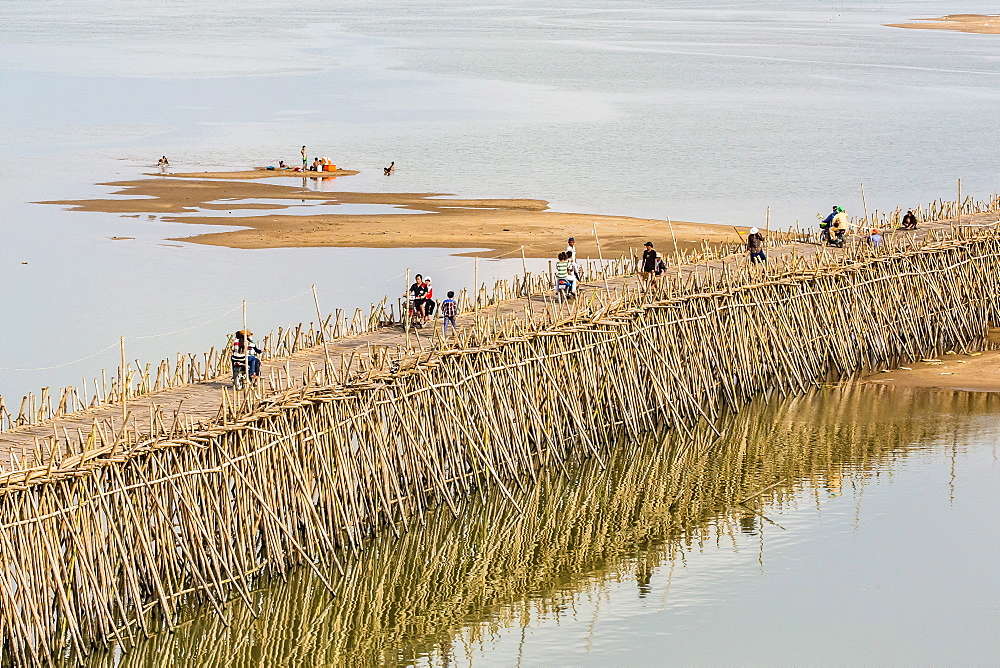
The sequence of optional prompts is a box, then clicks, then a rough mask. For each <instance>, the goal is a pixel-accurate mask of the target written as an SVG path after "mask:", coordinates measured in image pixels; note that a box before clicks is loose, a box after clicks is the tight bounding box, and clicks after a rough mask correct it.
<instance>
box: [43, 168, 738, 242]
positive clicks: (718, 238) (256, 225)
mask: <svg viewBox="0 0 1000 668" xmlns="http://www.w3.org/2000/svg"><path fill="white" fill-rule="evenodd" d="M101 185H106V186H111V187H114V188H116V190H115V192H114V196H115V197H117V198H119V199H110V198H108V199H89V200H64V201H50V202H42V203H44V204H57V205H60V206H66V207H70V208H71V209H72V210H79V211H98V212H105V213H117V214H121V215H122V216H123V217H124V216H128V215H134V214H143V213H145V214H158V215H160V216H161V217H162V219H163V220H165V221H168V222H181V223H190V224H197V225H218V226H227V227H230V228H231V227H234V226H236V227H240V228H243V229H236V230H232V229H229V230H226V231H222V232H217V233H208V234H198V235H196V236H190V237H183V238H179V239H171V241H186V242H190V243H198V244H208V245H214V246H226V247H229V248H244V249H261V248H295V247H298V248H302V247H326V246H335V247H353V248H414V247H418V248H420V247H422V248H481V249H486V250H483V251H477V252H472V253H466V254H467V255H478V256H481V257H498V256H511V257H514V256H517V255H520V252H521V247H522V246H523V247H524V254H525V256H526V257H533V258H551V257H553V255H554V254H556V253H558V252H559V251H561V250H563V249H564V248H565V247H566V239H567V238H568V237H570V236H573V237H575V238H576V239H577V247H578V249H579V250H578V255H579V257H580V258H588V257H589V258H592V259H596V258H597V257H598V255H599V253H598V248H597V243H596V239H595V237H594V227H595V225H596V226H597V231H598V234H599V235H600V243H601V253H602V254H603V256H604V257H605V258H612V257H618V256H619V255H621V254H622V253H628V252H629V250H630V249H635V250H636V251H641V247H642V244H643V243H644V242H645V241H647V240H648V241H652V242H653V243H654V244H655V245H656V248H657V249H658V250H660V251H661V252H666V253H669V252H672V251H673V245H672V243H671V240H672V235H671V225H672V227H673V237H675V238H676V239H677V245H678V247H680V248H689V249H690V248H698V247H700V246H701V244H702V243H708V244H713V245H714V244H720V243H736V242H739V240H740V239H739V236H738V235H737V233H736V231H735V230H734V229H733V228H732V227H726V226H722V225H714V224H710V223H690V222H679V221H673V222H672V223H669V224H668V223H667V222H666V221H662V220H655V219H647V218H631V217H627V216H602V215H594V214H584V213H559V212H553V211H549V210H548V202H546V201H545V200H540V199H461V198H455V197H453V196H451V195H448V194H446V193H360V192H324V191H316V190H310V189H308V188H302V187H299V186H285V185H277V184H270V183H255V182H252V181H250V180H240V181H230V180H221V179H191V178H186V179H164V178H150V179H139V180H133V181H120V182H114V183H105V184H101ZM248 200H249V201H248ZM252 200H269V203H261V202H255V201H252ZM280 200H288V201H289V204H288V206H293V205H300V204H301V203H302V202H303V201H316V203H318V204H327V205H336V204H378V205H388V206H393V207H398V208H400V209H406V210H408V211H411V212H412V211H416V212H421V213H420V214H414V213H399V214H392V213H385V214H372V215H349V214H348V215H339V214H333V213H324V214H316V215H311V214H308V213H305V214H301V213H296V214H292V213H289V214H288V215H285V214H282V213H277V214H276V213H274V211H275V210H276V209H279V210H280V209H282V208H287V207H283V205H282V204H281V203H280ZM255 209H257V210H259V209H268V210H269V213H268V214H266V215H253V212H254V210H255ZM199 210H202V211H204V210H219V211H227V212H231V213H232V214H233V215H230V216H221V217H220V216H205V215H190V214H197V213H198V211H199ZM298 210H299V211H301V207H299V209H298ZM171 214H177V215H171ZM184 214H188V215H184ZM125 231H127V230H123V233H124V232H125Z"/></svg>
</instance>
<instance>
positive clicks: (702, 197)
mask: <svg viewBox="0 0 1000 668" xmlns="http://www.w3.org/2000/svg"><path fill="white" fill-rule="evenodd" d="M995 9H996V6H995V2H991V1H986V0H970V1H969V2H966V3H964V4H963V5H962V7H961V11H965V12H990V11H995ZM950 11H955V7H954V6H953V3H948V2H940V1H937V0H930V1H917V0H902V1H893V2H882V3H875V4H873V3H870V2H861V1H860V0H849V1H846V2H829V1H818V0H811V1H807V2H801V1H797V2H793V1H792V0H768V1H766V2H725V3H722V2H719V3H704V2H695V1H694V0H668V1H664V0H628V1H626V2H622V1H621V0H547V1H546V2H534V3H527V2H512V3H500V4H496V3H494V4H488V3H474V2H473V3H469V2H465V1H462V2H459V1H458V0H382V1H380V2H368V1H364V2H362V1H361V0H342V1H339V2H337V3H330V2H326V1H325V0H300V1H299V2H296V3H295V4H294V6H288V5H287V4H282V3H276V2H272V1H271V0H246V1H245V2H241V3H239V4H238V5H234V4H233V3H230V2H221V1H219V0H197V1H195V0H134V1H132V2H128V3H120V2H113V1H111V0H90V1H88V2H87V3H86V5H81V4H80V3H79V2H75V1H74V0H44V1H39V0H4V1H3V3H2V4H0V108H2V109H3V113H2V114H0V285H3V287H4V312H3V317H2V318H0V340H2V341H3V345H2V346H0V393H2V394H3V395H5V396H6V397H7V398H8V403H11V402H13V403H16V401H17V397H19V396H20V395H21V394H23V393H24V392H27V391H29V390H33V389H35V390H36V389H37V388H38V387H40V386H42V385H47V386H61V385H67V384H77V385H78V384H79V383H80V379H81V377H82V376H86V377H88V378H93V377H94V376H95V375H98V374H99V370H100V369H101V368H111V369H113V368H114V367H116V366H117V361H116V360H117V355H118V353H117V350H116V344H117V342H118V338H119V337H120V336H125V337H127V355H128V357H129V359H138V360H143V361H149V360H152V361H156V360H159V359H160V358H162V357H167V356H173V355H174V353H176V352H178V351H185V352H188V351H199V350H207V349H208V347H209V346H210V345H213V344H214V345H217V344H218V343H219V342H220V340H222V339H223V337H224V334H225V332H228V331H232V330H234V329H236V328H237V326H238V325H239V324H240V322H239V313H238V312H239V305H240V302H241V301H242V300H243V299H247V300H249V302H250V317H251V326H252V327H253V329H255V330H256V331H258V332H260V331H267V330H269V329H272V328H274V327H277V326H281V325H289V324H296V323H298V322H301V321H308V320H310V319H311V318H312V310H313V307H312V303H311V298H310V296H309V294H308V290H309V286H310V285H311V284H316V285H317V287H318V290H319V294H320V298H321V305H322V307H323V309H324V310H326V311H332V310H333V309H335V308H344V309H348V310H353V308H354V307H356V306H362V307H367V306H368V305H369V304H370V303H371V302H374V301H378V300H379V299H381V297H382V296H383V295H386V294H390V295H393V296H395V295H398V294H401V293H402V291H403V288H404V285H403V274H404V272H405V269H406V268H407V267H410V268H411V269H413V271H414V272H417V271H422V272H423V273H432V274H434V277H435V284H436V285H437V286H438V287H439V289H441V288H444V289H453V288H454V289H459V288H461V287H463V286H467V285H469V284H470V283H471V282H472V278H473V275H474V265H473V262H472V261H471V260H468V259H463V258H455V257H453V255H452V254H453V253H454V252H455V251H453V250H447V249H405V248H399V249H386V250H364V249H346V250H345V249H280V250H255V251H242V250H232V249H224V248H208V247H198V246H193V245H190V244H184V243H176V242H167V241H165V239H168V238H171V237H177V236H185V235H187V234H195V233H198V232H199V231H201V229H200V228H196V227H194V226H187V225H183V224H178V223H167V222H165V221H163V220H162V219H161V218H160V217H158V216H147V217H141V218H130V217H123V216H118V215H108V214H90V213H81V212H71V211H64V210H62V209H60V208H59V207H55V206H51V205H41V204H32V202H38V201H45V200H64V199H74V198H84V197H99V196H104V195H106V194H107V193H108V192H109V188H108V187H106V186H97V185H95V184H97V183H104V182H109V181H115V180H122V179H130V178H134V177H137V176H139V175H141V174H142V173H143V172H147V171H152V170H153V166H154V164H155V161H156V159H157V158H158V157H159V156H160V155H162V154H167V155H168V157H169V158H170V160H171V162H172V164H173V165H174V168H175V169H178V170H186V171H187V170H209V169H216V168H227V169H244V168H247V167H249V166H251V165H261V164H276V163H277V161H278V160H279V159H284V160H286V161H291V162H295V160H297V159H298V149H299V147H300V146H301V145H302V144H307V145H308V146H309V147H310V153H314V154H318V155H327V156H330V157H331V158H333V159H334V161H335V162H337V163H338V164H340V165H343V166H348V167H353V168H357V169H360V170H362V173H361V174H360V175H359V176H357V177H351V178H344V179H339V180H338V181H337V183H336V187H338V188H343V189H347V190H374V191H381V190H397V191H406V192H421V191H430V192H442V193H455V194H457V195H459V196H461V197H477V196H485V197H533V198H542V199H547V200H550V201H551V202H552V206H553V208H555V209H557V210H563V211H584V212H593V213H606V214H623V215H634V216H645V217H655V218H660V219H662V218H663V217H665V216H670V217H672V218H673V219H682V220H684V219H686V220H696V221H715V222H721V223H726V224H729V223H739V224H752V223H756V222H760V221H762V220H763V217H764V212H765V209H766V208H767V207H771V210H772V217H771V220H772V224H773V225H775V226H778V225H785V224H792V223H794V221H795V220H800V221H804V222H808V221H811V220H813V219H814V214H815V213H816V212H818V211H826V210H828V209H829V206H830V204H831V203H833V202H836V203H839V204H843V205H845V206H847V208H848V210H849V211H852V212H859V211H861V207H862V202H861V198H860V184H861V183H862V182H863V183H864V184H865V189H866V194H867V197H868V206H869V208H880V209H883V210H884V209H888V208H892V207H895V206H896V205H897V204H902V205H911V204H915V203H918V202H926V201H928V200H930V199H935V198H937V197H944V198H953V195H954V192H955V181H956V179H957V178H962V179H963V185H964V190H965V192H967V193H970V194H972V195H975V196H978V197H985V196H987V195H988V194H989V193H991V192H993V191H994V190H995V189H996V188H997V183H998V180H1000V179H998V176H1000V150H998V148H1000V146H998V144H997V141H998V139H997V137H1000V132H998V130H1000V125H998V124H1000V120H998V119H1000V115H998V114H997V113H996V109H997V106H998V103H1000V86H998V82H1000V60H998V58H1000V57H998V54H1000V50H998V48H997V44H998V41H997V40H998V39H1000V38H997V37H996V36H991V35H964V34H959V33H951V32H937V31H916V30H910V31H905V30H900V29H896V28H887V27H885V26H884V25H883V24H885V23H891V22H899V21H906V20H909V19H912V18H916V17H921V16H937V15H942V14H945V13H948V12H950ZM391 160H395V161H396V164H397V166H398V170H397V172H396V174H395V176H393V177H392V178H390V179H386V178H384V177H382V175H381V167H382V166H384V165H385V164H388V163H389V162H390V161H391ZM212 231H218V228H215V229H213V230H212ZM583 232H585V231H581V237H582V236H583ZM114 236H118V237H135V239H133V240H125V241H112V240H111V237H114ZM581 248H582V251H581V252H582V253H583V254H584V255H587V254H590V255H594V253H593V250H594V249H593V248H592V247H590V246H588V242H587V241H586V239H582V240H581ZM480 265H481V266H480V277H481V279H483V280H491V279H492V278H493V277H497V276H509V275H510V274H511V273H513V272H515V271H518V270H519V269H520V262H519V261H518V260H516V259H515V260H511V259H507V260H500V261H495V262H485V261H484V262H481V263H480ZM102 351H103V352H102ZM81 358H83V359H81Z"/></svg>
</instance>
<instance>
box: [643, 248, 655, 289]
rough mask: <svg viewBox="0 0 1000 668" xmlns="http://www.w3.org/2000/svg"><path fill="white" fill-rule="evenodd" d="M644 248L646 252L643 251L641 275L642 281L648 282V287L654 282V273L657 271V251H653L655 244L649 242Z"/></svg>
mask: <svg viewBox="0 0 1000 668" xmlns="http://www.w3.org/2000/svg"><path fill="white" fill-rule="evenodd" d="M643 246H644V247H645V248H646V250H644V251H642V261H641V264H640V269H639V275H640V276H642V280H643V281H645V282H646V284H647V285H649V283H650V282H651V281H652V280H653V272H654V271H656V251H655V250H654V249H653V242H652V241H647V242H646V243H645V244H643Z"/></svg>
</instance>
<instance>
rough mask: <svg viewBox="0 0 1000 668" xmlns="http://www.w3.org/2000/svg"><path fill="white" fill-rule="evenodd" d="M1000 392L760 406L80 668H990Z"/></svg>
mask: <svg viewBox="0 0 1000 668" xmlns="http://www.w3.org/2000/svg"><path fill="white" fill-rule="evenodd" d="M998 417H1000V397H997V396H994V395H984V394H968V393H958V392H956V393H935V392H908V391H901V390H889V389H888V388H860V389H858V388H855V389H851V388H847V389H846V390H842V389H839V388H835V389H829V390H822V391H818V392H815V393H813V394H812V395H810V396H807V397H802V398H797V399H793V400H790V401H780V400H778V401H772V402H770V403H765V402H759V403H757V404H754V405H751V406H749V407H747V408H746V409H745V410H743V411H742V412H741V413H740V414H739V415H736V416H734V417H731V418H729V419H726V420H723V421H722V422H721V423H719V424H718V428H719V429H720V430H721V432H722V436H721V437H716V436H715V435H714V434H713V432H712V431H711V430H709V429H707V428H703V429H702V430H700V431H699V432H698V434H697V435H696V437H695V438H694V439H681V440H675V439H672V438H669V437H664V438H661V439H650V440H649V441H648V442H644V443H640V444H635V443H631V444H629V443H621V444H618V445H617V446H615V447H614V448H611V449H610V452H609V456H608V466H607V468H604V469H601V468H600V467H598V466H597V465H595V463H593V462H590V463H587V464H584V465H583V466H580V467H576V468H575V469H574V470H573V472H572V474H571V475H570V476H569V477H568V478H567V477H562V476H552V477H549V478H547V479H544V480H542V481H540V482H539V483H538V484H537V485H529V486H527V488H526V489H525V490H524V491H523V492H522V493H521V494H520V495H519V497H518V501H519V503H521V504H522V505H523V506H524V509H525V510H524V512H523V513H519V512H517V510H516V509H514V508H513V506H512V505H511V504H509V503H507V502H505V501H504V500H503V498H502V497H501V496H500V495H499V494H496V495H492V494H487V495H486V496H485V498H478V499H475V500H471V501H469V502H467V503H466V504H465V506H464V507H463V508H462V512H461V515H460V517H458V518H457V519H455V518H453V517H452V516H451V515H450V513H448V512H447V511H440V512H431V513H429V514H428V515H427V516H426V517H425V518H424V519H423V522H424V524H423V526H421V527H420V528H418V529H416V530H414V531H411V532H409V533H405V534H403V535H402V536H401V537H400V538H395V537H393V536H392V535H391V534H390V533H389V532H386V534H385V535H381V536H378V537H376V538H375V539H373V540H372V542H371V544H370V547H369V548H368V549H367V550H366V551H365V552H364V553H363V554H361V555H359V556H358V557H353V558H352V557H348V558H346V574H345V575H344V576H342V577H338V576H332V577H333V580H334V587H335V589H336V596H330V595H329V594H328V593H327V592H326V591H325V589H324V588H323V587H322V586H321V585H320V584H319V582H318V581H317V580H316V578H315V577H313V576H312V575H311V574H310V573H308V572H302V571H300V572H298V573H297V574H296V575H295V576H293V577H292V578H290V579H289V581H288V582H287V583H284V584H278V585H275V586H273V587H270V588H266V589H263V590H260V591H258V592H256V593H255V594H254V601H255V604H256V605H257V606H259V608H260V611H261V614H260V616H259V617H258V618H256V619H254V618H253V617H252V616H251V615H250V614H249V613H248V612H247V611H246V610H245V609H244V608H243V607H242V606H241V604H239V603H235V604H233V605H232V606H231V607H230V608H229V611H228V618H227V621H228V623H229V626H226V625H224V624H222V623H221V622H220V621H219V620H218V619H217V618H215V617H214V616H212V615H211V614H210V613H207V614H205V615H204V616H201V617H198V618H196V619H194V620H193V621H192V622H191V623H189V624H186V625H183V626H181V628H180V629H179V630H178V631H177V632H175V633H174V634H162V635H158V636H154V637H152V638H150V639H149V640H147V641H145V642H144V643H142V644H140V645H139V646H138V647H137V648H136V649H135V650H134V651H133V652H131V653H126V654H122V653H120V652H119V653H117V654H116V655H115V656H113V657H112V656H103V657H94V658H93V660H91V661H90V662H89V664H88V665H91V666H107V665H122V666H174V665H176V666H200V665H228V666H238V667H243V666H260V665H289V666H292V665H295V666H300V665H301V666H319V665H400V666H406V665H418V666H443V665H470V666H512V665H522V666H549V665H567V666H578V665H579V666H609V665H610V666H642V665H995V664H996V663H997V662H998V661H1000V641H998V636H997V633H996V629H997V628H1000V576H998V574H997V568H996V564H997V560H996V554H997V553H998V551H1000V512H998V510H997V508H998V507H1000V459H998V458H1000V449H998V448H1000V440H998V439H1000V423H998V420H997V418H998Z"/></svg>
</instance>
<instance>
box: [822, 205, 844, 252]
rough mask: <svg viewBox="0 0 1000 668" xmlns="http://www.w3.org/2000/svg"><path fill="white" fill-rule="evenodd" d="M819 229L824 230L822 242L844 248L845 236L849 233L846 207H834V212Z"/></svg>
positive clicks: (823, 221) (824, 220)
mask: <svg viewBox="0 0 1000 668" xmlns="http://www.w3.org/2000/svg"><path fill="white" fill-rule="evenodd" d="M819 228H820V229H821V230H823V231H822V232H821V233H820V241H823V242H825V243H826V244H828V245H834V246H843V245H844V234H845V233H846V232H847V213H845V212H844V207H842V206H836V205H834V207H833V211H831V212H830V215H828V216H827V217H826V218H824V219H823V220H822V221H821V222H820V224H819Z"/></svg>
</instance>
